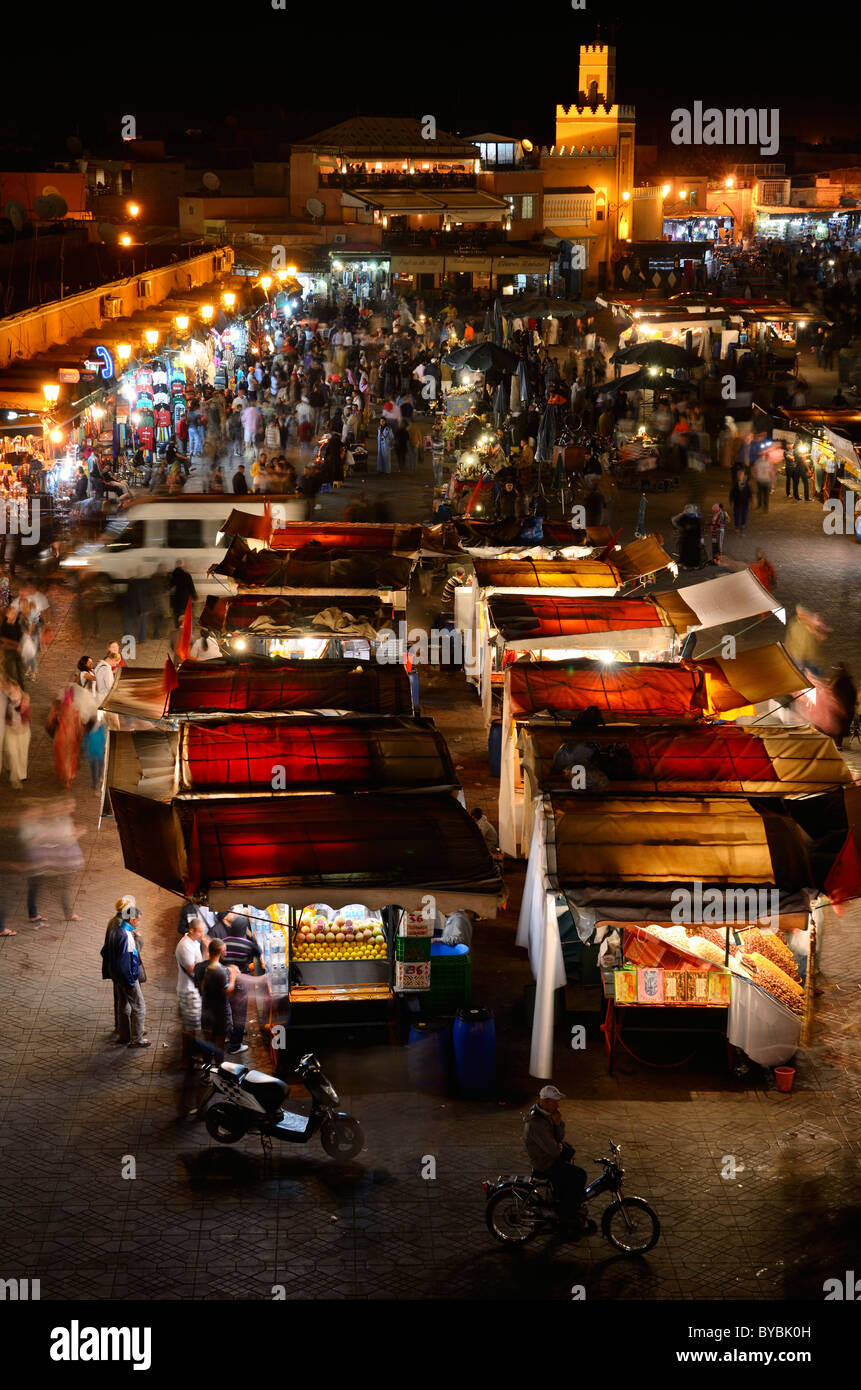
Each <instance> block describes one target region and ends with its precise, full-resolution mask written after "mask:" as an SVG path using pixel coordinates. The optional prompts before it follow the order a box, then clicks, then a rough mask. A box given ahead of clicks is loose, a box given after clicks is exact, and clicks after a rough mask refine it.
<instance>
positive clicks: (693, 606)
mask: <svg viewBox="0 0 861 1390" xmlns="http://www.w3.org/2000/svg"><path fill="white" fill-rule="evenodd" d="M654 598H655V602H656V603H658V604H660V606H661V608H662V609H663V611H664V612H665V613H666V614H668V616H669V618H670V620H671V621H672V624H673V626H674V627H675V629H676V631H677V632H679V633H681V634H683V633H685V632H691V631H696V630H698V629H699V628H704V627H722V626H723V625H724V624H726V623H736V622H740V621H741V620H742V619H743V618H756V617H763V618H764V617H767V616H768V614H769V613H773V614H774V615H775V617H776V618H778V619H779V620H780V621H781V622H785V621H786V611H785V609H784V608H783V605H782V604H780V603H778V601H777V599H776V598H774V596H773V595H772V594H770V593H769V592H768V590H767V589H766V588H765V586H764V585H763V584H760V582H759V580H758V579H757V577H756V575H755V574H753V572H752V571H751V570H737V571H736V573H735V574H727V575H721V576H720V578H718V579H706V580H704V581H703V583H702V584H685V585H684V586H683V587H682V588H679V589H666V590H661V591H660V592H659V593H656V594H655V595H654Z"/></svg>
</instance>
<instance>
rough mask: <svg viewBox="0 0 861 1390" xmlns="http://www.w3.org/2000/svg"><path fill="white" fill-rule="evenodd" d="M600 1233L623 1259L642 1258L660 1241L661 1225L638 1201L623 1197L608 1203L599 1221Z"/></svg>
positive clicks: (651, 1212) (649, 1210) (637, 1198)
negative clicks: (631, 1256) (627, 1256)
mask: <svg viewBox="0 0 861 1390" xmlns="http://www.w3.org/2000/svg"><path fill="white" fill-rule="evenodd" d="M629 1223H630V1224H629ZM601 1230H602V1232H603V1234H604V1236H605V1237H606V1239H607V1240H608V1241H609V1242H610V1244H611V1245H614V1246H615V1247H616V1249H617V1250H621V1252H622V1254H623V1255H645V1254H646V1252H647V1251H648V1250H651V1249H652V1248H653V1246H655V1245H657V1243H658V1241H659V1240H660V1236H661V1223H660V1221H659V1220H658V1218H657V1215H656V1213H655V1212H653V1211H652V1208H651V1207H650V1206H649V1204H648V1202H644V1201H643V1199H642V1197H623V1198H622V1200H621V1202H611V1203H610V1205H609V1207H608V1208H607V1210H606V1211H605V1212H604V1215H603V1217H602V1218H601Z"/></svg>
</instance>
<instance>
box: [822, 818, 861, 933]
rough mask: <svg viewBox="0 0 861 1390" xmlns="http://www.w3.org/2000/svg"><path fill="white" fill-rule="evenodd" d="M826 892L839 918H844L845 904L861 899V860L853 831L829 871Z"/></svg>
mask: <svg viewBox="0 0 861 1390" xmlns="http://www.w3.org/2000/svg"><path fill="white" fill-rule="evenodd" d="M825 892H826V894H827V895H828V897H829V898H830V900H831V906H832V907H833V908H834V911H835V912H836V913H837V916H838V917H842V916H843V913H844V910H845V909H844V906H843V905H844V903H847V902H849V901H850V900H851V899H852V898H859V897H861V858H859V855H858V847H857V845H856V844H855V835H854V832H853V831H852V830H850V831H849V834H848V835H847V836H846V839H845V840H844V842H843V848H842V849H841V851H840V853H839V854H838V856H837V858H836V859H835V860H834V863H833V864H832V865H831V868H830V869H829V870H828V877H827V878H826V880H825Z"/></svg>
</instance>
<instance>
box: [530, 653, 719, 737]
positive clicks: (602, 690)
mask: <svg viewBox="0 0 861 1390" xmlns="http://www.w3.org/2000/svg"><path fill="white" fill-rule="evenodd" d="M505 683H506V686H507V688H508V691H509V699H510V713H511V716H512V718H515V719H525V718H528V717H529V716H530V715H533V714H537V713H538V712H539V711H541V710H548V711H549V712H551V713H559V714H563V713H568V712H569V711H570V712H571V713H572V714H577V713H579V712H581V711H582V710H585V709H589V708H591V707H594V708H596V709H598V710H600V711H601V713H602V714H604V715H612V716H613V717H614V718H616V719H623V720H630V721H631V722H634V721H639V720H641V719H699V718H702V715H703V713H704V708H705V699H706V697H705V682H704V679H703V676H702V675H701V674H700V672H699V671H697V670H693V669H690V668H688V667H686V666H677V665H671V664H669V663H667V664H659V663H657V662H646V663H645V664H641V663H639V662H618V663H617V664H615V665H613V666H608V665H605V663H604V662H602V661H590V660H589V659H588V658H586V657H581V658H578V659H577V660H574V661H558V662H557V661H553V662H551V661H541V662H530V661H516V662H514V663H513V664H512V665H510V666H507V667H506V668H505Z"/></svg>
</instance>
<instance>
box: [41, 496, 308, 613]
mask: <svg viewBox="0 0 861 1390" xmlns="http://www.w3.org/2000/svg"><path fill="white" fill-rule="evenodd" d="M267 502H268V503H269V505H270V507H271V510H272V519H273V521H275V522H276V523H277V522H279V521H304V520H305V499H304V497H301V496H299V495H298V494H295V493H291V494H289V495H287V496H283V497H279V496H278V495H277V494H274V493H271V494H266V496H265V497H264V496H260V495H258V496H256V497H253V496H250V495H246V496H236V495H234V494H233V493H209V494H206V493H197V494H196V495H195V494H193V493H188V494H186V495H185V496H183V495H181V494H180V495H179V496H177V497H159V498H149V497H147V498H140V499H138V500H136V501H134V502H132V503H131V505H130V506H129V507H127V508H126V509H125V510H124V511H121V512H117V514H116V516H113V517H111V519H110V521H109V522H108V524H107V527H106V529H105V532H104V534H103V535H102V537H101V539H100V540H99V541H97V542H96V543H95V544H93V545H81V546H78V548H77V549H76V550H74V551H72V553H71V554H70V555H67V556H66V558H65V559H64V560H63V561H62V562H61V564H62V567H63V568H64V569H70V570H77V571H78V577H79V579H80V582H81V584H82V585H85V586H86V585H89V584H90V583H91V582H95V581H96V580H99V579H107V580H108V581H109V582H110V583H111V584H112V585H113V586H114V588H115V589H116V590H117V592H122V590H123V589H124V588H125V584H126V581H127V580H128V579H130V578H137V577H139V576H140V575H142V574H147V575H149V574H155V572H156V570H157V569H160V568H161V569H166V570H167V571H168V572H169V571H170V570H172V569H173V568H174V566H175V565H176V563H177V561H178V560H182V562H183V564H184V566H185V568H186V569H187V570H188V572H189V574H190V575H191V577H192V579H193V581H194V587H195V589H196V590H197V592H198V594H199V595H200V596H201V598H203V597H206V596H208V595H209V594H214V595H220V594H224V592H225V589H226V588H227V587H229V586H225V584H223V583H220V582H219V580H218V579H217V578H216V579H212V578H210V577H209V576H208V574H207V570H208V569H209V568H210V566H211V565H217V564H218V562H219V560H222V559H223V558H224V552H225V550H226V548H227V541H228V538H227V537H226V536H222V535H221V527H222V526H223V525H224V523H225V522H226V520H227V518H228V516H229V515H230V513H231V512H232V511H240V512H251V513H252V515H254V516H262V515H263V509H264V506H265V505H266V503H267Z"/></svg>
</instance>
